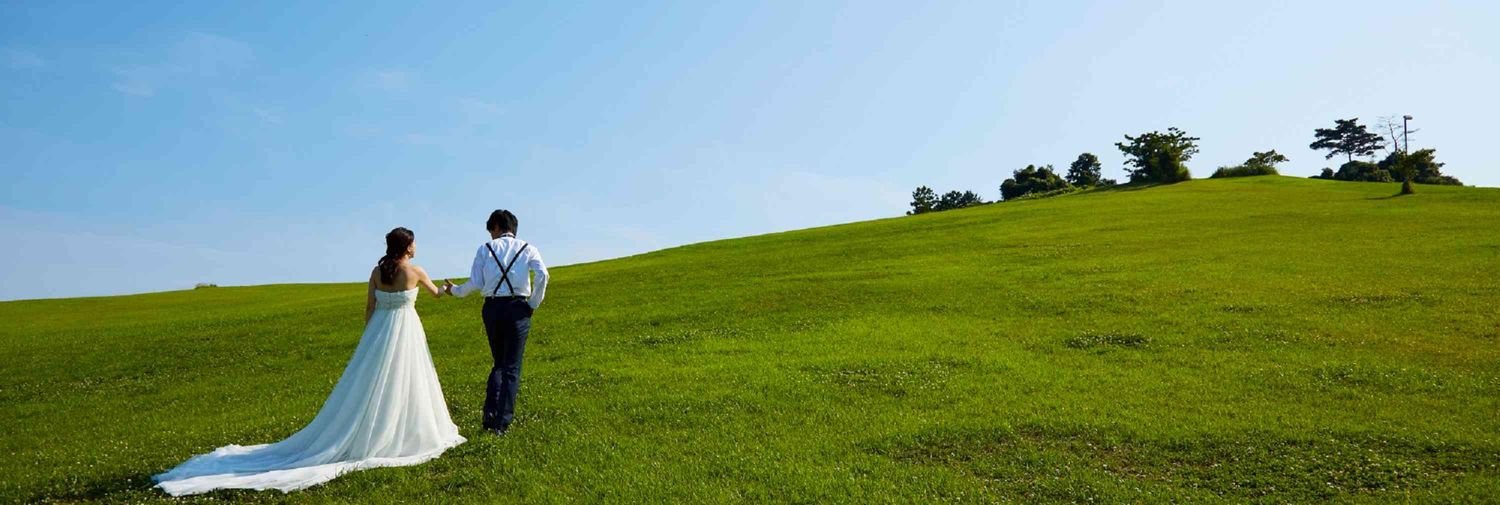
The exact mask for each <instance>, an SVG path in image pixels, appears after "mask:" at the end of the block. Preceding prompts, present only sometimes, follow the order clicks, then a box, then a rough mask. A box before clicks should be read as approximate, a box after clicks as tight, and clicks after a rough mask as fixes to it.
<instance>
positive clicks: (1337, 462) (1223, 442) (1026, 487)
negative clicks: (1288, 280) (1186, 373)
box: [863, 423, 1500, 502]
mask: <svg viewBox="0 0 1500 505" xmlns="http://www.w3.org/2000/svg"><path fill="white" fill-rule="evenodd" d="M863 445H864V448H865V449H866V450H867V451H868V452H870V453H873V454H876V455H880V456H884V457H888V458H891V459H894V460H896V461H900V462H903V463H908V464H919V465H935V466H944V467H949V468H954V469H957V470H959V471H961V472H963V473H965V474H968V475H970V476H972V477H974V478H978V479H981V480H983V481H985V482H989V483H994V484H995V487H992V488H991V489H992V490H994V491H996V492H998V493H1000V494H1002V495H1006V496H1011V497H1018V498H1025V499H1026V500H1027V501H1035V500H1045V501H1053V500H1056V501H1099V500H1100V499H1101V498H1102V499H1103V501H1106V502H1107V501H1135V500H1137V499H1143V500H1146V501H1158V500H1160V499H1161V496H1162V493H1165V494H1166V495H1176V496H1191V495H1192V494H1191V493H1198V492H1202V491H1206V492H1208V493H1211V494H1213V495H1216V496H1218V497H1220V498H1227V499H1230V500H1234V501H1247V502H1324V501H1329V500H1336V499H1340V498H1350V497H1354V496H1358V495H1369V494H1372V493H1392V494H1388V495H1385V496H1387V497H1391V498H1394V497H1399V496H1401V494H1399V493H1406V492H1410V491H1413V490H1423V489H1432V488H1436V487H1438V486H1441V485H1443V484H1444V483H1445V482H1448V481H1451V480H1452V479H1456V478H1459V477H1464V476H1471V475H1475V474H1478V475H1485V476H1495V475H1500V470H1497V468H1496V467H1495V466H1494V465H1493V463H1492V462H1493V461H1495V460H1496V459H1497V458H1500V447H1495V446H1480V445H1472V444H1466V443H1453V442H1447V441H1442V440H1431V439H1412V438H1410V437H1396V436H1390V435H1385V434H1379V433H1363V432H1360V433H1355V432H1342V431H1330V432H1326V433H1316V434H1306V435H1297V434H1289V433H1280V432H1267V431H1256V432H1239V433H1204V434H1199V435H1194V436H1188V437H1173V438H1168V439H1160V440H1158V439H1152V438H1147V437H1141V436H1138V435H1136V434H1133V433H1130V432H1127V431H1125V430H1122V429H1115V428H1111V427H1107V426H1092V425H1077V424H1042V423H1028V424H1023V425H1021V426H1018V427H1014V428H1012V427H1009V426H1002V427H992V428H960V429H956V428H934V429H929V430H925V431H922V432H919V433H916V434H913V435H901V436H896V437H891V438H886V439H880V440H875V441H872V442H869V443H866V444H863ZM1377 496H1379V495H1377ZM1151 497H1154V498H1151ZM1148 498H1150V499H1148ZM1188 501H1193V500H1191V499H1189V500H1188Z"/></svg>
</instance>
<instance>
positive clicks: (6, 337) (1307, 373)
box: [0, 177, 1500, 503]
mask: <svg viewBox="0 0 1500 505" xmlns="http://www.w3.org/2000/svg"><path fill="white" fill-rule="evenodd" d="M1397 190H1398V185H1397V184H1378V183H1352V182H1338V181H1325V180H1309V179H1298V178H1290V177H1249V178H1236V179H1215V180H1200V181H1191V182H1185V183H1180V184H1174V185H1168V186H1158V187H1150V188H1144V189H1138V188H1121V189H1113V190H1100V191H1089V192H1082V193H1076V194H1070V195H1064V196H1059V197H1054V198H1046V199H1035V200H1020V201H1014V202H1006V203H1000V204H991V205H983V206H978V207H971V208H965V209H960V210H952V211H945V212H937V213H930V214H923V215H918V216H911V217H900V218H891V219H883V220H877V221H869V222H862V223H852V224H846V225H838V226H829V227H823V228H816V229H809V230H800V231H793V232H786V233H776V234H770V235H762V236H756V237H748V238H741V239H732V240H722V241H715V242H708V243H702V244H695V245H689V246H683V247H677V248H672V249H668V250H663V251H658V252H654V253H649V254H644V255H640V256H634V257H629V258H622V259H618V260H610V261H603V262H597V263H590V264H585V265H577V266H570V267H562V268H557V269H554V270H553V276H554V281H553V284H552V285H551V287H550V288H549V290H548V297H547V302H546V304H544V305H543V306H542V308H541V309H540V310H539V311H538V312H537V316H536V317H537V319H536V321H535V327H534V330H533V333H532V336H531V341H530V344H529V346H528V348H527V353H526V356H527V357H526V366H525V370H524V376H523V380H522V392H521V394H522V398H521V404H520V407H519V409H520V419H519V421H518V424H517V425H516V428H515V429H514V430H513V432H512V434H511V435H508V436H507V437H505V438H494V437H485V436H482V433H481V432H480V430H479V426H478V416H479V407H480V404H479V403H480V401H479V400H480V398H481V396H482V391H483V388H484V375H485V373H486V372H487V370H488V366H489V365H488V359H489V355H488V351H487V349H486V347H485V341H484V338H483V337H482V333H481V330H480V327H479V320H478V317H477V312H478V306H479V303H480V301H479V300H478V299H477V298H470V299H464V300H457V301H455V300H447V299H444V300H432V299H427V298H424V299H422V300H421V301H419V302H418V305H417V308H418V311H419V312H420V313H421V314H422V317H423V320H424V322H425V324H426V328H427V334H428V338H429V343H430V346H431V349H432V353H433V357H434V360H435V362H436V365H437V368H438V372H439V374H440V376H441V378H442V380H443V386H444V390H445V393H446V396H447V399H448V402H449V406H450V409H451V410H452V413H453V415H454V419H455V421H457V422H458V423H459V424H460V426H461V427H462V429H463V434H464V435H465V436H467V437H469V438H470V442H469V443H467V444H464V445H462V446H460V447H458V448H456V449H454V450H452V451H450V452H449V453H448V454H446V455H444V456H443V457H442V458H440V459H439V460H436V461H434V462H431V463H428V464H425V465H421V466H416V467H409V468H396V469H380V470H371V471H366V472H359V473H355V474H351V475H348V476H345V477H342V478H340V479H338V480H336V481H334V482H332V483H330V484H328V485H324V486H321V487H317V488H314V489H311V490H308V491H304V492H299V493H295V494H291V495H282V494H279V493H274V492H264V493H255V492H240V491H236V492H220V493H215V494H211V495H207V497H203V498H198V499H197V500H189V501H198V500H207V499H212V498H218V499H223V498H235V499H237V500H243V501H249V502H282V501H291V502H337V501H348V500H355V501H361V502H377V503H400V502H409V501H417V500H429V501H430V500H432V499H434V497H435V496H437V495H438V494H442V495H444V496H445V498H451V499H452V500H453V501H464V502H475V503H494V502H498V501H513V500H527V501H570V500H586V499H595V498H600V499H605V500H611V501H626V502H636V501H647V500H650V501H668V500H670V501H684V500H691V501H703V500H712V501H729V500H753V501H803V502H806V501H853V502H870V501H900V502H910V501H934V500H952V501H973V502H993V501H997V500H1005V501H1027V502H1032V501H1089V500H1093V501H1096V502H1097V501H1104V502H1117V501H1148V502H1149V501H1162V500H1166V499H1175V500H1177V501H1187V502H1199V503H1202V502H1220V501H1222V502H1228V503H1238V502H1245V501H1264V502H1288V501H1292V502H1311V501H1327V500H1341V501H1352V502H1363V501H1392V500H1404V499H1416V500H1420V501H1438V502H1450V501H1491V500H1495V499H1497V497H1500V466H1497V465H1500V423H1496V422H1495V415H1496V412H1500V346H1497V345H1496V344H1497V342H1500V309H1497V307H1500V229H1497V227H1496V223H1500V189H1490V188H1470V187H1446V186H1443V187H1438V186H1433V187H1422V188H1421V190H1420V192H1418V194H1416V195H1410V196H1402V197H1394V198H1393V197H1391V195H1393V194H1395V193H1396V192H1397ZM372 250H373V249H372ZM372 254H376V253H374V252H372ZM363 289H364V288H363V286H362V285H360V284H330V285H280V286H258V287H242V288H215V289H204V290H194V291H182V292H171V293H158V294H146V295H134V296H122V297H108V298H78V299H64V300H38V301H20V302H5V303H0V320H4V321H7V322H8V324H6V325H4V326H3V327H0V351H3V354H4V355H5V356H6V365H5V373H4V374H0V407H3V408H0V425H3V426H4V427H5V430H4V434H3V435H0V451H3V453H4V454H6V455H7V456H8V457H6V458H4V461H3V462H0V475H4V477H3V478H0V500H4V501H26V502H37V501H53V500H56V501H77V500H107V501H127V500H128V501H153V500H160V501H166V500H165V499H164V495H162V494H160V493H158V492H155V491H154V490H152V489H150V488H149V482H148V478H149V476H150V475H151V474H153V473H155V472H159V471H161V470H164V469H166V468H169V467H171V466H173V465H175V464H177V463H179V462H181V460H182V459H184V458H186V457H188V456H191V455H193V454H198V453H201V452H204V451H206V450H209V449H212V448H214V447H217V446H219V445H224V444H228V443H241V444H251V443H263V442H269V441H274V440H277V439H280V438H282V437H284V436H286V435H288V434H290V433H291V432H292V431H294V430H296V429H297V428H299V427H301V426H302V425H303V424H305V423H306V422H307V421H308V420H310V419H311V418H312V416H313V414H315V413H316V410H317V408H318V406H319V405H320V404H321V401H322V400H323V398H324V397H325V396H326V395H327V394H328V392H329V390H330V389H331V388H332V386H333V383H334V381H335V380H337V378H338V376H339V373H340V371H341V370H342V368H343V366H344V364H345V362H346V360H347V359H348V357H349V355H350V353H352V351H353V349H354V345H355V343H356V342H355V340H356V339H357V338H358V337H359V335H360V322H361V319H360V317H361V315H362V310H363V303H364V299H363V294H364V292H363Z"/></svg>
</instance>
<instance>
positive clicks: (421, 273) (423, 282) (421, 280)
mask: <svg viewBox="0 0 1500 505" xmlns="http://www.w3.org/2000/svg"><path fill="white" fill-rule="evenodd" d="M412 269H413V270H416V271H417V284H418V285H420V286H422V287H423V288H426V289H427V292H428V293H432V297H433V298H442V297H443V290H441V289H438V287H437V286H436V285H433V283H432V278H431V277H428V276H427V271H426V270H423V269H422V267H419V266H416V265H412Z"/></svg>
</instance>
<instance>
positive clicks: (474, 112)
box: [454, 97, 505, 118]
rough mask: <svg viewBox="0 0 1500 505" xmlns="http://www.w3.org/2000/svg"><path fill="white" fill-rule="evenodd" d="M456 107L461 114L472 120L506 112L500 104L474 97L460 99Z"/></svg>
mask: <svg viewBox="0 0 1500 505" xmlns="http://www.w3.org/2000/svg"><path fill="white" fill-rule="evenodd" d="M454 105H455V106H456V107H457V109H458V111H459V112H461V113H463V114H464V115H467V116H470V117H471V118H479V117H487V116H496V115H500V114H501V113H503V112H504V111H505V109H503V108H501V107H500V104H497V103H494V102H489V101H485V100H480V99H478V98H473V97H464V98H460V99H458V100H456V101H455V102H454Z"/></svg>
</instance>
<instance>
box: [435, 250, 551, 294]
mask: <svg viewBox="0 0 1500 505" xmlns="http://www.w3.org/2000/svg"><path fill="white" fill-rule="evenodd" d="M525 243H526V242H522V241H521V240H519V239H517V238H516V236H515V235H511V234H509V233H507V234H504V235H501V236H500V238H497V239H495V240H491V241H489V242H485V243H483V244H480V245H479V251H477V252H475V253H474V265H473V266H471V267H470V268H469V281H468V282H465V283H463V284H460V285H457V286H454V287H453V295H454V296H467V295H468V294H469V293H472V292H475V291H479V292H481V293H484V296H494V295H495V287H497V286H498V287H499V288H500V294H499V296H527V297H530V298H529V300H528V301H527V303H529V304H531V308H533V309H535V308H537V306H539V305H541V304H542V297H544V296H546V294H547V265H546V264H545V263H542V253H540V252H538V251H537V250H536V246H534V245H532V246H527V247H526V250H525V251H521V257H520V258H517V257H516V250H517V249H520V248H521V245H522V244H525ZM490 247H494V250H495V255H496V256H499V257H500V261H501V262H502V263H505V266H508V267H510V275H508V276H507V277H508V278H509V279H510V282H507V283H505V285H501V284H500V267H499V266H498V265H496V264H495V259H494V257H492V256H490ZM511 262H515V266H511ZM532 272H536V280H535V281H534V282H533V281H531V279H530V277H531V275H530V274H531V273H532ZM512 288H514V289H515V292H511V289H512Z"/></svg>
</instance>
